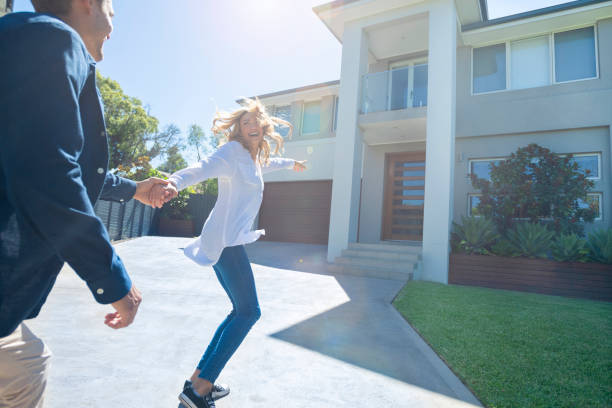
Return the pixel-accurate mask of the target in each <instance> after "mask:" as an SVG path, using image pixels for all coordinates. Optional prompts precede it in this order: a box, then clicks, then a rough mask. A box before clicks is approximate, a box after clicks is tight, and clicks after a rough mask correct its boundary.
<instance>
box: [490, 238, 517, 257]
mask: <svg viewBox="0 0 612 408" xmlns="http://www.w3.org/2000/svg"><path fill="white" fill-rule="evenodd" d="M491 252H492V253H493V254H494V255H499V256H512V257H514V256H520V255H521V253H520V251H519V250H518V249H517V248H516V247H515V246H514V245H512V244H511V243H510V241H508V240H507V239H505V238H502V239H500V240H499V241H498V242H497V243H495V245H493V246H492V247H491Z"/></svg>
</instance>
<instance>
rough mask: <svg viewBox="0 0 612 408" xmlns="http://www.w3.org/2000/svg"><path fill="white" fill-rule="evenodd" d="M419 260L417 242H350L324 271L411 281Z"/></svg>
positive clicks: (418, 244)
mask: <svg viewBox="0 0 612 408" xmlns="http://www.w3.org/2000/svg"><path fill="white" fill-rule="evenodd" d="M420 259H421V246H420V243H414V244H404V243H401V244H400V243H386V242H383V243H377V244H365V243H350V244H349V247H348V249H345V250H344V251H342V256H340V257H337V258H336V259H335V260H334V263H333V264H331V265H329V266H328V270H329V271H330V272H334V273H342V274H347V275H355V276H364V277H370V278H381V279H394V280H402V281H405V280H411V279H413V276H414V270H415V267H416V266H417V264H418V262H419V261H420Z"/></svg>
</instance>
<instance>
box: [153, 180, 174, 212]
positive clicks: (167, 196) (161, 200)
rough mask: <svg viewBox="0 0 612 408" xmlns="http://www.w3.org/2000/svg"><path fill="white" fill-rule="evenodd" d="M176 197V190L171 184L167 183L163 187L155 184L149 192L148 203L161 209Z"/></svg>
mask: <svg viewBox="0 0 612 408" xmlns="http://www.w3.org/2000/svg"><path fill="white" fill-rule="evenodd" d="M177 195H178V190H177V189H176V186H175V185H174V184H173V183H172V182H169V183H168V184H167V185H165V186H163V185H161V184H157V185H155V186H153V188H151V191H150V192H149V201H150V202H151V203H153V206H154V207H161V206H163V205H164V204H165V203H167V202H168V201H170V200H172V199H173V198H174V197H176V196H177Z"/></svg>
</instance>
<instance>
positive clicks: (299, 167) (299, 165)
mask: <svg viewBox="0 0 612 408" xmlns="http://www.w3.org/2000/svg"><path fill="white" fill-rule="evenodd" d="M294 161H295V164H294V165H293V170H294V171H297V172H300V171H304V170H306V165H305V164H304V163H306V162H307V160H294Z"/></svg>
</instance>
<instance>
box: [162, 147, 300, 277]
mask: <svg viewBox="0 0 612 408" xmlns="http://www.w3.org/2000/svg"><path fill="white" fill-rule="evenodd" d="M294 165H295V161H294V160H292V159H286V158H271V159H270V162H269V164H268V165H267V166H263V167H260V166H259V164H257V163H256V162H255V161H253V159H252V157H251V154H250V153H249V151H248V150H247V149H245V148H244V147H243V146H242V145H241V144H240V143H239V142H236V141H231V142H228V143H226V144H224V145H223V146H221V147H220V148H219V149H218V150H217V151H216V152H215V153H213V154H212V155H211V156H209V157H207V158H205V159H204V160H201V161H199V162H198V163H197V164H195V165H193V166H190V167H187V168H185V169H182V170H179V171H177V172H176V173H174V174H173V175H172V176H170V178H169V180H170V181H172V182H173V183H174V184H175V185H176V187H177V189H178V190H182V189H184V188H186V187H188V186H191V185H193V184H197V183H200V182H202V181H204V180H207V179H210V178H217V179H218V180H219V195H218V197H217V203H216V204H215V207H214V208H213V210H212V211H211V213H210V215H209V216H208V218H207V219H206V222H205V223H204V227H203V228H202V233H201V234H200V236H199V237H198V238H197V239H195V240H194V241H192V242H191V243H189V245H187V246H186V247H185V250H184V252H185V255H186V256H188V257H189V258H191V259H193V260H194V261H195V262H197V263H199V264H200V265H214V264H215V263H217V261H218V260H219V257H220V256H221V252H223V249H224V248H225V247H230V246H235V245H243V244H248V243H251V242H254V241H256V240H257V239H259V237H260V236H262V235H264V234H265V231H264V230H255V231H254V230H252V227H253V223H254V221H255V217H257V213H258V212H259V207H260V206H261V200H262V198H263V188H264V182H263V178H262V173H267V172H270V171H274V170H281V169H291V168H293V166H294Z"/></svg>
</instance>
